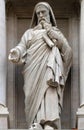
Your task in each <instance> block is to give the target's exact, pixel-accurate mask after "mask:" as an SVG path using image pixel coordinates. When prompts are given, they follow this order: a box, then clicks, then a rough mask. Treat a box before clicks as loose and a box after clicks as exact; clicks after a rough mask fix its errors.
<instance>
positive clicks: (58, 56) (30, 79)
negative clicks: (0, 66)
mask: <svg viewBox="0 0 84 130" xmlns="http://www.w3.org/2000/svg"><path fill="white" fill-rule="evenodd" d="M9 60H10V61H12V62H13V63H18V64H24V70H23V76H24V93H25V113H26V120H27V124H28V127H30V126H31V125H32V123H39V124H40V125H41V126H42V128H43V129H48V128H49V129H61V121H60V114H61V108H62V102H63V101H62V100H63V92H64V86H65V83H66V79H67V76H68V72H69V69H70V66H71V61H72V50H71V47H70V46H69V44H68V42H67V40H66V38H65V37H64V35H63V34H62V33H61V31H60V30H59V29H58V28H57V24H56V20H55V16H54V14H53V11H52V8H51V7H50V5H49V4H48V3H46V2H39V3H38V4H37V5H36V6H35V9H34V12H33V16H32V21H31V28H30V29H28V30H27V31H26V32H25V33H24V35H23V36H22V38H21V41H20V43H19V44H18V45H17V46H16V47H15V48H13V49H11V50H10V54H9Z"/></svg>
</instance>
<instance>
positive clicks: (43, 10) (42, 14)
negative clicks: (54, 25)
mask: <svg viewBox="0 0 84 130" xmlns="http://www.w3.org/2000/svg"><path fill="white" fill-rule="evenodd" d="M36 14H37V18H38V23H39V22H41V21H42V20H44V21H46V22H48V23H50V15H49V10H48V8H47V7H45V6H44V5H39V6H38V7H37V8H36Z"/></svg>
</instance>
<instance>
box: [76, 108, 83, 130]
mask: <svg viewBox="0 0 84 130" xmlns="http://www.w3.org/2000/svg"><path fill="white" fill-rule="evenodd" d="M77 127H78V130H84V107H82V108H79V109H78V112H77Z"/></svg>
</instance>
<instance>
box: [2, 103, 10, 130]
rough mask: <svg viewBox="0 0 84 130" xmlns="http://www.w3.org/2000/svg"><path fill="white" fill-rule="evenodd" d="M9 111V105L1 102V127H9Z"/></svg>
mask: <svg viewBox="0 0 84 130" xmlns="http://www.w3.org/2000/svg"><path fill="white" fill-rule="evenodd" d="M8 115H9V112H8V109H7V107H5V106H4V105H2V104H0V129H1V128H4V129H7V128H8V121H7V118H8Z"/></svg>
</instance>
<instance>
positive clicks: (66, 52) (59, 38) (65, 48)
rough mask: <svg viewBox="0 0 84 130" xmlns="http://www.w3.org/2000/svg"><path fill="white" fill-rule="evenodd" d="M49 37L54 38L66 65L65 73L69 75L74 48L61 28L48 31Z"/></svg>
mask: <svg viewBox="0 0 84 130" xmlns="http://www.w3.org/2000/svg"><path fill="white" fill-rule="evenodd" d="M48 35H49V37H50V38H51V39H52V40H54V44H55V45H56V46H57V47H58V49H59V51H60V54H61V57H62V60H63V63H64V66H65V75H66V77H67V75H68V72H69V69H70V67H71V64H72V49H71V47H70V45H69V43H68V41H67V39H66V38H65V36H64V35H63V34H62V33H61V31H60V30H59V29H56V30H55V29H51V30H49V31H48Z"/></svg>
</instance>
